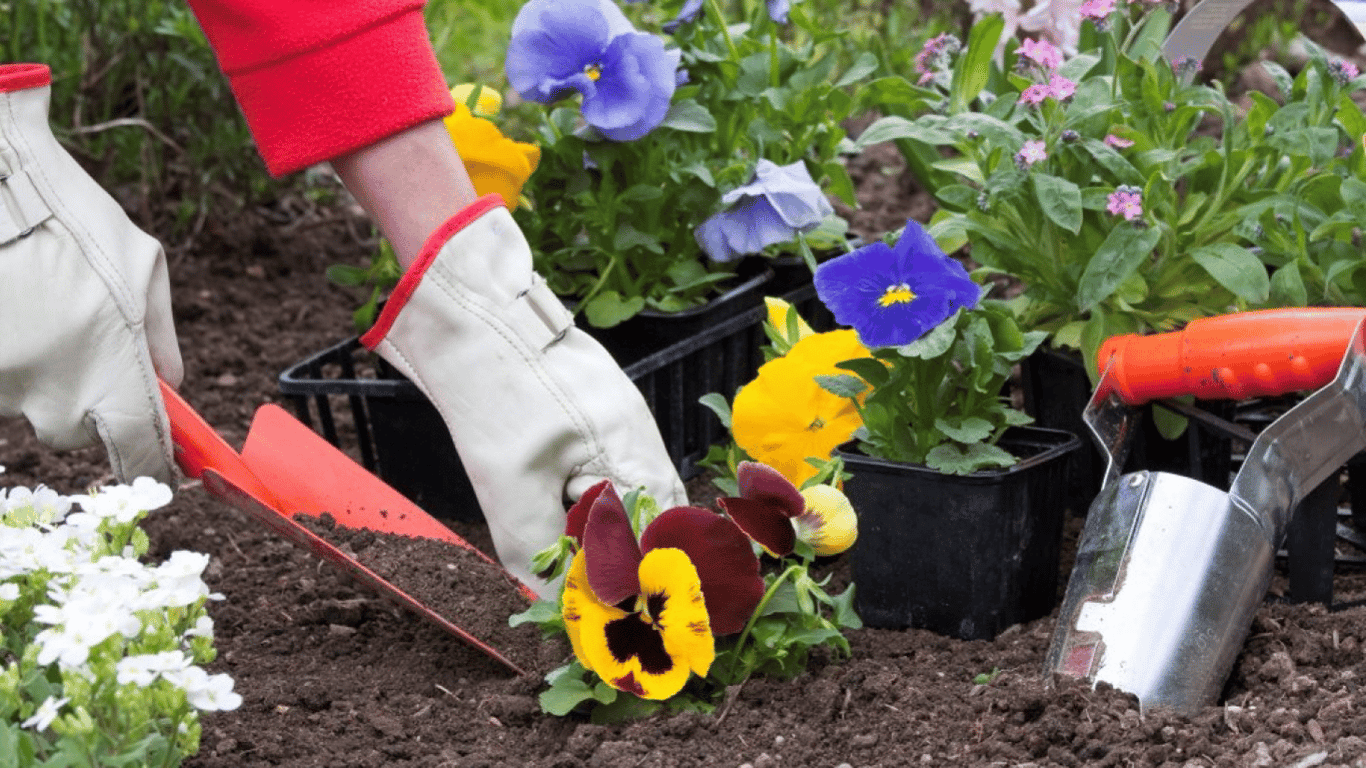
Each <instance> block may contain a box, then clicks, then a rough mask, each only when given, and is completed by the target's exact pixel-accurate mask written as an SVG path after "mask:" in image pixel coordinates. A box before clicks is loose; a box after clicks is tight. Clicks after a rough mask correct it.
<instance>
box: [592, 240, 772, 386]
mask: <svg viewBox="0 0 1366 768" xmlns="http://www.w3.org/2000/svg"><path fill="white" fill-rule="evenodd" d="M772 278H773V270H772V269H770V268H768V267H767V266H765V265H762V264H751V265H747V268H746V269H744V270H742V271H741V272H739V273H738V275H737V277H736V278H735V280H734V282H733V283H732V284H731V285H730V286H729V287H728V288H727V290H726V291H724V292H723V293H721V294H720V295H718V296H716V297H715V298H713V299H711V300H710V301H708V302H707V303H706V304H703V305H701V306H697V307H691V308H689V309H685V310H683V311H681V312H659V311H656V310H651V309H647V310H644V311H642V312H641V313H640V314H638V315H636V316H634V317H632V318H630V319H628V320H626V321H624V322H622V323H619V324H617V325H614V326H612V327H611V328H594V327H591V326H589V325H588V324H587V323H585V322H580V327H581V328H583V329H584V330H585V331H587V332H588V333H589V334H590V335H591V336H592V337H593V338H595V339H597V340H598V342H600V343H601V344H602V346H603V347H605V348H606V349H607V351H608V352H609V353H611V355H612V357H613V358H614V359H615V360H616V361H617V363H618V364H619V365H621V366H622V367H626V366H629V365H631V364H632V363H635V362H638V361H640V360H642V359H644V358H645V357H648V356H649V355H652V354H654V353H656V352H659V351H660V350H663V349H665V348H667V347H670V346H672V345H674V344H677V343H679V342H681V341H684V340H686V339H689V338H691V337H694V336H696V335H697V334H699V333H701V332H703V331H704V330H706V329H708V328H711V327H714V326H716V325H717V324H719V323H722V322H724V321H726V320H729V319H731V318H733V317H735V316H737V315H739V314H741V313H743V312H745V311H746V310H751V309H754V308H756V307H759V306H761V305H762V304H763V297H764V291H765V289H766V286H767V285H768V283H769V281H770V280H772Z"/></svg>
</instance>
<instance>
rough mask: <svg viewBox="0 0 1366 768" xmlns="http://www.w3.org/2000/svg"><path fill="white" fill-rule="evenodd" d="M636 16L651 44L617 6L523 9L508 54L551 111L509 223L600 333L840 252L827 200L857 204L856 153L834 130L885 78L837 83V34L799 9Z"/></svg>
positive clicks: (842, 73) (519, 76) (695, 9)
mask: <svg viewBox="0 0 1366 768" xmlns="http://www.w3.org/2000/svg"><path fill="white" fill-rule="evenodd" d="M642 8H643V10H642V9H641V8H637V9H632V12H633V13H634V14H635V15H636V16H638V17H648V18H649V19H655V20H664V21H663V23H662V25H661V31H660V33H656V32H652V31H642V30H641V29H638V28H637V27H636V26H635V25H634V24H633V22H632V21H631V20H629V19H628V18H627V16H626V14H625V13H623V10H622V8H620V7H618V6H617V5H616V4H614V3H613V2H612V1H611V0H573V1H572V2H550V0H531V2H528V3H527V4H526V5H524V6H523V7H522V9H521V12H520V13H519V14H518V16H517V20H516V22H515V23H514V25H513V29H512V38H511V42H510V44H509V46H508V54H507V77H508V81H509V83H510V84H511V86H512V88H513V89H515V90H516V91H517V93H518V94H519V95H520V96H521V98H523V99H525V100H528V101H532V102H536V103H539V104H542V105H544V109H543V110H542V112H541V114H540V118H541V119H540V124H539V126H538V128H537V134H536V141H537V143H538V144H539V145H540V146H541V150H542V157H541V163H540V166H539V167H538V168H537V170H536V173H535V174H534V175H533V176H532V178H531V180H530V181H529V182H528V185H527V197H528V198H529V201H530V205H529V206H527V207H525V208H522V209H519V210H518V211H517V212H516V217H517V220H518V222H519V224H520V225H521V227H522V229H523V231H524V232H525V233H526V235H527V238H528V240H529V241H530V243H531V246H532V251H533V253H534V254H535V264H536V269H537V271H538V272H540V273H541V274H542V275H543V276H544V277H545V278H546V280H547V281H548V282H549V284H550V285H551V287H552V288H553V289H554V290H555V291H556V292H557V293H558V294H559V295H561V296H563V297H565V298H566V299H567V300H568V301H570V302H572V303H574V304H575V305H576V306H577V307H578V308H579V309H580V310H581V311H582V313H583V315H584V316H585V317H586V319H587V321H588V322H589V323H590V324H591V325H593V326H597V327H610V326H613V325H616V324H618V323H620V322H622V321H623V320H626V319H627V318H629V317H631V316H633V315H635V314H637V313H639V312H640V311H642V310H645V309H650V310H655V311H660V312H676V311H680V310H683V309H687V308H689V307H693V306H696V305H699V304H702V303H704V302H705V301H706V300H707V299H708V298H710V297H711V296H714V295H716V293H717V286H718V284H720V283H723V282H724V281H726V280H728V279H730V278H731V277H733V276H734V275H735V268H736V262H737V260H738V259H740V257H742V256H746V255H750V254H774V253H777V252H780V251H786V252H789V253H796V252H800V253H803V254H805V255H806V256H807V258H808V261H809V262H810V263H811V264H812V265H813V266H814V257H813V256H811V248H812V245H813V242H812V240H813V238H814V240H815V243H814V244H815V245H817V246H819V247H829V246H831V245H835V244H838V243H839V242H840V241H842V239H843V235H844V229H845V227H844V223H843V222H842V221H841V220H839V219H838V218H837V217H836V216H835V214H834V211H833V208H832V206H831V204H830V202H829V200H828V199H827V194H832V195H835V196H838V197H839V198H841V199H842V200H844V201H845V202H847V203H848V204H850V205H854V204H855V201H854V198H853V187H852V184H851V182H850V180H849V177H848V174H847V173H846V172H845V170H844V166H843V165H842V163H841V162H840V160H839V156H840V153H841V152H847V151H854V150H855V149H856V145H854V144H853V143H852V142H850V141H848V139H847V138H846V136H845V131H844V129H843V128H842V127H841V122H842V121H843V120H844V119H845V118H846V117H848V116H849V115H851V114H854V113H855V111H856V110H857V109H858V108H859V105H858V103H857V101H856V99H855V97H854V96H853V95H851V94H850V92H849V91H850V89H852V88H853V87H854V86H857V85H858V84H859V83H861V82H863V81H864V80H866V79H867V78H868V76H869V75H871V74H872V73H873V71H874V70H875V69H876V67H877V61H876V59H875V57H873V56H872V55H871V54H868V55H863V56H859V57H857V58H856V59H855V60H854V61H853V62H852V63H851V64H849V65H848V66H847V68H844V69H842V70H838V71H837V69H836V66H837V61H838V60H839V59H840V56H839V55H837V52H832V51H831V48H832V47H833V46H834V45H836V44H837V42H838V40H839V33H836V32H832V31H830V30H827V29H823V28H821V27H820V26H819V25H817V24H815V23H813V22H811V21H810V20H809V19H808V18H807V17H806V16H804V15H803V14H802V13H801V11H800V6H799V5H792V6H790V7H789V4H787V3H781V2H773V3H767V4H765V3H752V4H748V10H747V11H746V10H744V9H743V8H742V15H741V17H740V18H735V17H734V16H732V15H730V14H728V12H727V8H725V7H723V4H722V3H721V2H718V0H704V1H700V2H699V1H698V0H688V2H678V1H677V0H674V1H673V2H670V1H669V0H664V1H663V2H659V3H651V4H650V5H649V6H648V7H642ZM792 28H796V30H797V31H799V32H801V34H802V36H803V42H801V43H800V44H798V43H794V42H792V40H793V39H794V38H795V37H796V36H797V35H796V34H795V33H794V32H792Z"/></svg>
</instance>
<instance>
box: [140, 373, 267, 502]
mask: <svg viewBox="0 0 1366 768" xmlns="http://www.w3.org/2000/svg"><path fill="white" fill-rule="evenodd" d="M161 399H162V401H163V402H164V403H165V404H166V416H167V417H168V418H169V419H170V421H171V443H172V444H173V445H174V447H175V460H176V463H177V464H179V465H180V469H181V471H183V472H184V473H185V474H186V475H189V476H190V477H194V478H198V477H200V476H201V475H203V474H204V470H206V469H212V470H213V471H215V472H217V473H218V474H220V475H222V476H223V477H224V478H226V479H227V480H228V481H229V482H231V483H232V484H233V485H235V486H237V487H238V488H241V489H242V490H244V491H246V492H247V493H249V494H251V495H252V496H255V497H256V499H257V500H258V501H260V502H262V503H264V504H267V505H273V504H275V503H276V502H275V496H274V494H272V493H271V492H270V491H268V490H266V487H265V485H264V484H263V483H262V482H261V480H260V479H259V478H257V477H256V473H255V472H252V471H251V469H250V468H249V467H248V466H247V464H246V462H244V461H243V460H242V456H241V455H240V454H238V453H237V451H235V450H233V447H232V446H231V445H228V442H227V441H226V440H224V439H223V438H222V436H221V435H219V434H218V433H217V432H216V431H214V428H213V427H211V426H209V423H208V422H207V421H204V417H202V416H200V415H199V413H198V412H196V411H195V409H193V408H191V407H190V404H189V403H187V402H185V400H184V398H182V397H181V396H180V395H179V394H177V393H176V391H175V390H174V389H171V387H170V385H168V384H167V383H166V382H164V381H163V382H161Z"/></svg>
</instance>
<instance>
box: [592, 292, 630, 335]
mask: <svg viewBox="0 0 1366 768" xmlns="http://www.w3.org/2000/svg"><path fill="white" fill-rule="evenodd" d="M644 308H645V297H643V296H632V297H630V298H625V297H623V296H622V295H621V294H619V293H617V292H616V291H603V292H601V293H599V294H598V295H596V296H594V297H593V298H591V299H589V300H588V303H587V304H585V305H584V308H583V314H584V316H585V317H587V318H588V322H589V323H590V324H592V325H593V327H595V328H611V327H612V326H614V325H619V324H620V323H621V322H623V321H625V320H628V319H630V318H632V317H635V316H636V315H637V314H639V313H640V310H642V309H644Z"/></svg>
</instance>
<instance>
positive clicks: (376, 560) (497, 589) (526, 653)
mask: <svg viewBox="0 0 1366 768" xmlns="http://www.w3.org/2000/svg"><path fill="white" fill-rule="evenodd" d="M295 520H296V521H297V522H298V523H300V524H301V525H303V526H304V527H305V528H307V529H308V530H310V531H312V532H313V533H316V534H318V535H319V536H321V537H322V538H323V539H325V540H327V541H328V542H329V543H331V544H332V545H334V546H335V547H337V549H339V550H341V552H342V553H343V554H345V555H347V556H348V557H351V558H353V559H354V560H356V562H358V563H360V564H361V565H363V566H365V567H366V568H368V569H369V570H370V571H372V572H373V573H375V574H376V575H377V576H379V577H380V578H382V579H384V580H385V581H387V582H389V583H390V584H392V585H394V586H395V587H397V588H398V589H400V590H402V591H403V592H405V593H407V594H408V596H410V597H412V598H413V599H415V600H417V601H418V602H419V603H422V604H423V605H424V606H426V607H427V608H429V609H431V610H432V611H433V612H435V613H436V614H437V615H439V616H441V617H442V618H444V619H446V620H447V621H449V622H451V623H453V624H455V625H456V626H458V627H460V628H461V629H463V630H465V631H466V632H468V633H469V634H470V635H472V636H473V637H474V638H476V639H477V640H479V641H480V642H483V643H485V644H486V645H488V646H489V647H491V648H493V649H494V650H496V651H498V652H499V653H501V654H502V655H503V656H504V657H506V658H507V659H508V660H509V661H511V662H512V663H513V664H515V665H517V666H518V667H519V668H521V669H522V670H523V671H525V672H530V673H540V674H543V673H544V672H546V671H549V669H551V668H553V666H554V665H556V664H558V663H560V661H561V660H562V659H563V658H564V656H565V655H566V654H567V653H568V646H567V645H565V646H559V647H557V646H558V644H555V643H547V642H545V641H543V640H542V639H541V633H540V631H539V630H538V629H537V628H536V627H535V626H534V625H531V624H522V625H520V626H516V627H513V626H510V625H509V623H508V617H510V616H512V615H513V614H517V613H521V612H522V611H525V610H526V609H527V608H528V607H529V606H530V605H531V598H529V597H528V596H526V595H525V594H523V593H522V591H521V590H520V588H519V586H518V584H517V582H516V580H515V579H514V578H513V577H512V576H511V575H509V574H508V573H507V572H506V571H505V570H503V568H502V567H501V566H498V565H494V564H493V563H490V562H488V561H487V560H485V559H484V558H483V557H481V556H480V555H479V554H478V553H476V552H474V551H473V550H471V549H469V548H466V547H461V546H458V545H455V544H451V543H449V542H445V541H440V540H438V539H426V538H416V537H412V536H399V535H395V534H388V533H382V532H379V531H374V530H370V529H368V528H350V527H347V526H343V525H339V524H338V523H337V521H336V519H335V518H334V517H333V516H332V515H330V514H324V515H322V516H321V517H309V516H305V515H300V516H298V517H296V518H295Z"/></svg>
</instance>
